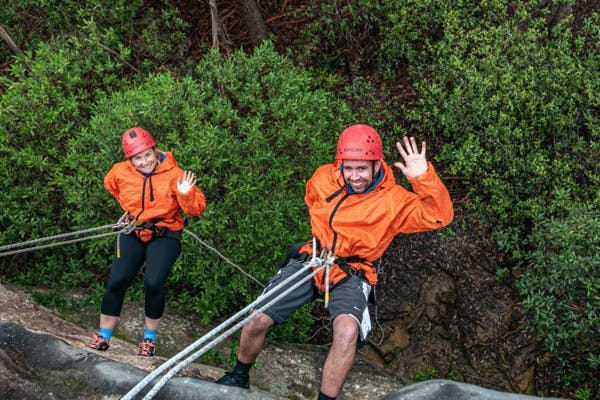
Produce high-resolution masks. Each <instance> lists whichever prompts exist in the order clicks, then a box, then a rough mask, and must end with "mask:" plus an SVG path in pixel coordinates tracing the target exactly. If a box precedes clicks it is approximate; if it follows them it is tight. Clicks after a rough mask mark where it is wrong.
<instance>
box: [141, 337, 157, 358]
mask: <svg viewBox="0 0 600 400" xmlns="http://www.w3.org/2000/svg"><path fill="white" fill-rule="evenodd" d="M154 347H155V343H154V342H153V341H152V340H150V339H144V341H143V342H142V343H140V351H138V356H144V357H152V356H153V355H154Z"/></svg>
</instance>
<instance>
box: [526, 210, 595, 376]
mask: <svg viewBox="0 0 600 400" xmlns="http://www.w3.org/2000/svg"><path fill="white" fill-rule="evenodd" d="M532 238H533V239H534V240H535V241H536V242H537V243H538V246H537V248H536V249H535V251H533V252H532V253H531V254H530V255H529V256H528V257H527V258H528V260H529V262H530V266H529V268H527V270H525V272H524V273H523V276H522V277H521V279H519V281H518V282H517V287H518V288H519V290H520V292H521V296H522V297H523V299H524V306H525V307H526V308H527V309H528V310H529V312H530V313H531V316H532V326H533V328H534V329H535V332H536V333H537V334H538V335H539V336H540V337H541V339H542V340H543V342H544V344H545V346H546V348H547V349H548V350H549V351H550V352H551V353H552V354H554V355H555V356H556V357H558V358H559V359H561V360H562V361H563V363H565V364H568V365H569V368H570V369H573V370H580V371H586V370H589V371H593V370H597V369H598V368H600V365H599V363H598V360H599V359H600V351H599V349H600V338H599V337H598V332H599V331H600V313H599V312H598V311H599V310H600V297H598V294H599V293H600V212H599V211H598V208H597V207H594V206H592V205H582V206H573V208H572V209H571V210H570V212H569V213H568V214H567V215H565V216H564V217H563V218H552V219H551V220H550V221H543V222H539V223H538V224H536V226H535V228H534V230H533V233H532ZM575 366H577V368H574V367H575ZM588 383H591V382H588Z"/></svg>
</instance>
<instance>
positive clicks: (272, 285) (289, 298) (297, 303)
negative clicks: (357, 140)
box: [256, 259, 371, 340]
mask: <svg viewBox="0 0 600 400" xmlns="http://www.w3.org/2000/svg"><path fill="white" fill-rule="evenodd" d="M303 267H304V265H303V264H302V263H301V262H300V261H298V260H294V259H292V260H290V261H289V263H288V264H287V265H285V266H284V267H282V268H281V269H280V270H279V271H278V272H277V274H276V275H275V276H274V277H273V278H271V280H270V281H269V283H268V284H267V287H266V288H265V290H264V291H263V294H262V296H264V295H265V294H266V293H270V296H269V297H268V298H265V300H264V301H263V302H261V303H260V304H259V305H258V306H257V307H256V308H260V307H261V305H264V304H266V303H268V302H269V301H271V300H272V299H274V298H275V297H276V296H277V294H279V293H281V292H283V291H285V290H286V289H287V288H289V287H291V286H292V285H293V284H294V283H295V282H298V281H300V280H302V278H307V280H306V281H305V282H303V283H302V284H301V285H300V286H298V287H297V288H295V289H294V290H292V291H291V292H290V293H288V294H286V295H285V296H284V297H282V298H281V299H280V300H277V302H275V303H274V304H272V305H270V306H268V307H267V308H266V309H265V310H262V311H263V312H264V313H265V314H267V315H268V316H269V317H271V318H272V319H273V320H274V321H275V322H276V323H278V324H280V323H282V322H283V321H284V320H285V319H286V318H287V317H288V316H289V315H290V314H291V313H292V312H294V311H295V310H297V309H298V308H300V307H302V306H303V305H305V304H308V303H310V302H312V301H314V300H315V299H317V298H318V297H320V296H322V295H323V294H322V293H319V291H318V290H317V288H316V286H315V283H314V279H313V278H312V277H310V278H308V276H309V275H310V274H311V272H312V268H307V269H305V270H304V271H303V272H302V273H301V274H300V275H298V276H297V277H296V278H295V279H294V280H293V282H288V283H287V284H285V285H284V286H281V287H280V286H278V285H279V284H280V283H281V282H283V281H285V280H286V279H288V278H289V277H290V276H292V275H294V274H295V273H296V272H298V271H299V270H301V269H302V268H303ZM273 290H276V291H275V292H272V291H273ZM271 292H272V293H271ZM370 292H371V285H369V284H368V282H366V281H364V280H362V279H360V278H358V277H356V276H352V277H350V278H348V279H346V280H345V281H343V282H341V283H339V284H337V285H335V287H334V288H333V289H332V290H331V291H330V292H329V316H330V318H331V320H332V321H333V320H334V319H335V318H336V317H337V316H338V315H340V314H349V315H351V316H352V317H354V319H356V321H357V322H358V324H359V325H360V328H361V329H360V331H361V335H360V336H361V340H365V339H366V337H367V335H368V333H369V332H370V330H371V318H370V316H369V294H370Z"/></svg>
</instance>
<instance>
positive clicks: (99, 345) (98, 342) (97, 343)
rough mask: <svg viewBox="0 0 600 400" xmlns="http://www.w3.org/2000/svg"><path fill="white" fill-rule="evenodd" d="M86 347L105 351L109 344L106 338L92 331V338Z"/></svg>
mask: <svg viewBox="0 0 600 400" xmlns="http://www.w3.org/2000/svg"><path fill="white" fill-rule="evenodd" d="M88 347H90V348H92V349H94V350H98V351H106V350H108V348H109V347H110V346H109V344H108V340H106V339H104V338H103V337H102V336H98V334H97V333H94V340H93V341H92V343H90V344H89V345H88Z"/></svg>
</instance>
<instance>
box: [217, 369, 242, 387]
mask: <svg viewBox="0 0 600 400" xmlns="http://www.w3.org/2000/svg"><path fill="white" fill-rule="evenodd" d="M217 383H218V384H219V385H225V386H235V387H240V388H242V389H249V388H250V377H249V376H248V375H242V374H239V373H237V372H233V371H232V372H226V373H225V375H223V376H222V377H221V378H220V379H219V380H217Z"/></svg>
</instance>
